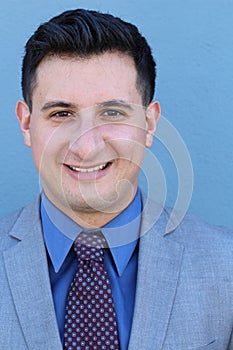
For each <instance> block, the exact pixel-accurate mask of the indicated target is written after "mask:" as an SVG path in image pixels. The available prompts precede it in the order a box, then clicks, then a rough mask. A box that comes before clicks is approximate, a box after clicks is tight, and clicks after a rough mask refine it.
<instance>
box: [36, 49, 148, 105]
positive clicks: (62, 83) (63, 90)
mask: <svg viewBox="0 0 233 350" xmlns="http://www.w3.org/2000/svg"><path fill="white" fill-rule="evenodd" d="M136 80H137V72H136V68H135V64H134V61H133V59H132V58H131V57H129V56H128V55H126V54H122V53H109V52H108V53H105V54H101V55H96V56H91V57H90V58H85V59H82V58H79V57H66V56H64V57H57V56H50V57H46V58H45V59H44V60H43V61H42V62H41V63H40V65H39V66H38V69H37V77H36V85H35V88H34V91H33V99H38V98H41V99H45V100H51V99H54V98H56V99H59V98H62V99H63V100H66V99H67V100H69V101H72V100H76V99H77V98H78V99H80V100H82V99H86V98H87V96H88V97H89V99H90V103H92V104H94V103H98V102H99V100H100V99H101V98H103V99H104V100H106V99H113V98H114V99H115V98H117V99H123V100H127V102H132V103H141V95H140V93H139V92H138V90H137V88H136ZM101 95H102V96H101Z"/></svg>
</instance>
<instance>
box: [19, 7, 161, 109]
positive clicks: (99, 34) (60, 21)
mask: <svg viewBox="0 0 233 350" xmlns="http://www.w3.org/2000/svg"><path fill="white" fill-rule="evenodd" d="M107 51H111V52H115V51H119V52H122V53H125V54H127V55H129V56H130V57H132V58H133V60H134V63H135V67H136V70H137V89H138V90H139V91H140V93H141V95H142V102H143V104H144V105H145V106H146V105H148V104H149V103H150V102H151V100H152V98H153V95H154V89H155V76H156V70H155V61H154V59H153V57H152V54H151V49H150V47H149V45H148V43H147V41H146V39H145V38H144V37H143V36H142V35H141V34H140V33H139V31H138V29H137V27H136V26H134V25H133V24H131V23H128V22H125V21H123V20H121V19H120V18H117V17H114V16H112V15H110V14H106V13H100V12H96V11H91V10H84V9H77V10H70V11H66V12H63V13H62V14H60V15H58V16H56V17H54V18H52V19H51V20H50V21H48V22H46V23H44V24H41V25H40V26H39V28H38V29H37V30H36V31H35V33H34V34H33V35H32V36H31V38H30V39H29V40H28V42H27V44H26V47H25V56H24V59H23V65H22V90H23V98H24V100H25V101H26V103H27V104H28V106H29V108H30V109H32V92H33V89H34V87H35V84H36V70H37V67H38V65H39V63H40V62H41V61H42V60H43V59H44V58H45V57H46V56H49V55H56V56H63V55H65V56H78V57H82V58H85V57H90V56H92V55H98V54H102V53H105V52H107Z"/></svg>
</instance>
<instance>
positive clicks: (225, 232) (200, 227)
mask: <svg viewBox="0 0 233 350" xmlns="http://www.w3.org/2000/svg"><path fill="white" fill-rule="evenodd" d="M169 235H170V236H171V239H175V240H177V241H179V242H180V243H183V244H185V245H187V244H188V245H197V246H199V247H200V246H201V245H203V246H212V247H216V249H217V248H221V246H223V245H229V248H231V249H232V248H233V230H232V229H230V228H227V227H223V226H217V225H212V224H209V223H207V222H205V221H203V220H201V219H199V218H197V217H195V216H193V215H190V214H187V215H185V217H184V218H183V220H182V221H181V223H180V224H179V226H178V227H177V228H176V229H175V230H174V231H172V232H171V233H168V234H167V236H169Z"/></svg>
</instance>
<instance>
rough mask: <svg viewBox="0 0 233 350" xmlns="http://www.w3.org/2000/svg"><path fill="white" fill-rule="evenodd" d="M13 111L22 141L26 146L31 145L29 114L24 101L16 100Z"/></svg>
mask: <svg viewBox="0 0 233 350" xmlns="http://www.w3.org/2000/svg"><path fill="white" fill-rule="evenodd" d="M15 112H16V116H17V118H18V121H19V124H20V129H21V132H22V134H23V138H24V143H25V145H26V146H28V147H31V140H30V120H31V114H30V110H29V107H28V105H27V104H26V102H24V101H21V100H20V101H18V102H17V104H16V109H15Z"/></svg>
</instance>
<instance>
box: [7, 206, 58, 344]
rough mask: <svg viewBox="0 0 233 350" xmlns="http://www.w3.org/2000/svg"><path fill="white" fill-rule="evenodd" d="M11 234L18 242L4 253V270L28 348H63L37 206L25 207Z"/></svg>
mask: <svg viewBox="0 0 233 350" xmlns="http://www.w3.org/2000/svg"><path fill="white" fill-rule="evenodd" d="M35 213H36V214H35ZM10 235H11V236H12V237H14V238H16V239H17V240H18V242H17V241H16V242H17V243H16V244H15V245H14V246H13V247H11V248H10V249H8V250H6V251H5V252H4V260H5V267H6V272H7V277H8V281H9V285H10V289H11V293H12V297H13V301H14V304H15V308H16V312H17V315H18V318H19V322H20V325H21V327H22V330H23V333H24V336H25V339H26V343H27V346H28V348H29V349H35V348H36V349H37V350H44V349H48V348H49V349H50V350H52V349H53V350H59V349H62V346H61V341H60V337H59V332H58V327H57V323H56V316H55V311H54V306H53V299H52V293H51V288H50V281H49V274H48V268H47V258H46V251H45V247H44V243H43V237H42V231H41V224H40V219H39V209H38V203H35V204H34V205H33V206H30V207H28V208H25V210H24V211H23V212H22V214H21V215H20V217H19V219H18V220H17V222H16V224H15V225H14V227H13V229H12V231H11V233H10ZM19 262H20V263H19Z"/></svg>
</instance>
